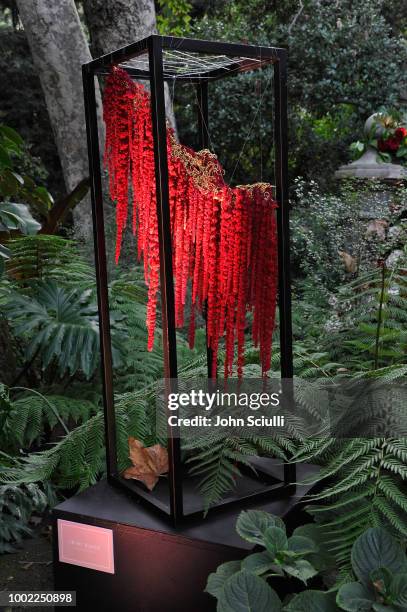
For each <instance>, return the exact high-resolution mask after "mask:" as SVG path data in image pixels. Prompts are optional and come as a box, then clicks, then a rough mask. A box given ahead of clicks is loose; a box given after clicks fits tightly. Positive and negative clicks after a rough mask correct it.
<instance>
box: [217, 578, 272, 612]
mask: <svg viewBox="0 0 407 612" xmlns="http://www.w3.org/2000/svg"><path fill="white" fill-rule="evenodd" d="M281 609H282V607H281V601H280V599H279V597H278V595H277V593H276V592H275V591H273V589H272V588H271V587H270V586H269V585H268V584H267V582H265V581H264V580H263V579H262V578H259V577H258V576H255V575H254V574H250V573H249V572H245V571H244V570H242V571H240V572H238V573H237V574H235V575H234V576H232V577H231V578H229V579H228V580H227V581H226V582H225V585H224V588H223V591H222V593H221V595H220V597H219V600H218V607H217V610H218V612H280V611H281Z"/></svg>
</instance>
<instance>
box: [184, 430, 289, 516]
mask: <svg viewBox="0 0 407 612" xmlns="http://www.w3.org/2000/svg"><path fill="white" fill-rule="evenodd" d="M285 448H286V449H290V450H292V448H293V445H292V443H291V442H290V441H289V440H287V439H284V438H279V437H277V436H276V437H275V438H272V437H261V436H251V437H246V438H244V439H240V438H236V437H228V438H225V437H222V436H219V435H213V436H209V435H206V436H205V437H204V438H202V439H201V438H199V439H194V440H192V441H188V442H184V450H185V451H188V455H189V457H188V459H187V463H189V464H190V468H189V473H190V475H191V476H193V477H197V479H198V482H197V486H198V489H199V491H200V493H201V494H202V496H203V498H204V505H205V513H206V512H207V511H208V510H209V508H210V506H212V505H213V504H216V503H217V502H218V501H220V500H221V499H222V498H223V497H224V496H225V494H226V493H228V492H229V491H232V490H233V489H234V488H235V486H236V480H237V478H239V477H240V476H241V470H240V468H239V466H240V467H242V466H246V467H247V468H250V469H253V467H252V464H251V462H250V459H251V457H253V456H254V455H258V454H262V453H263V454H265V455H273V456H277V457H279V458H281V459H284V458H285V457H286V453H285V450H284V449H285Z"/></svg>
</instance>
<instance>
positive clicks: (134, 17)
mask: <svg viewBox="0 0 407 612" xmlns="http://www.w3.org/2000/svg"><path fill="white" fill-rule="evenodd" d="M83 4H84V9H85V17H86V22H87V25H88V28H89V33H90V40H91V50H92V55H93V57H99V56H100V55H104V54H106V53H110V52H111V51H114V50H115V49H119V48H120V47H124V46H125V45H128V44H129V43H133V42H135V41H137V40H140V39H141V38H145V37H146V36H149V35H150V34H156V33H157V26H156V14H155V6H154V0H84V3H83ZM144 84H145V82H144ZM165 110H166V114H167V119H168V120H169V121H170V123H171V125H172V126H173V127H175V118H174V113H173V110H172V103H171V99H170V96H169V92H168V87H167V86H166V87H165Z"/></svg>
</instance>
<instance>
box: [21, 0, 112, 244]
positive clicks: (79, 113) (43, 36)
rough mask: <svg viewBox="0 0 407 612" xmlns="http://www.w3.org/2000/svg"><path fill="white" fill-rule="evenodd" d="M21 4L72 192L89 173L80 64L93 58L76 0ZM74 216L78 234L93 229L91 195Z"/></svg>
mask: <svg viewBox="0 0 407 612" xmlns="http://www.w3.org/2000/svg"><path fill="white" fill-rule="evenodd" d="M17 5H18V10H19V14H20V18H21V21H22V23H23V26H24V30H25V32H26V35H27V39H28V42H29V45H30V49H31V53H32V56H33V59H34V63H35V66H36V69H37V73H38V76H39V78H40V81H41V85H42V88H43V91H44V95H45V100H46V104H47V108H48V113H49V116H50V120H51V125H52V129H53V132H54V137H55V142H56V145H57V147H58V153H59V157H60V160H61V166H62V171H63V174H64V180H65V185H66V188H67V190H68V191H69V192H70V191H72V190H73V189H74V188H75V187H76V186H77V184H78V183H79V182H80V181H81V180H82V179H83V178H85V177H86V176H88V175H89V168H88V159H87V148H86V130H85V115H84V106H83V92H82V72H81V65H82V64H83V63H85V62H88V61H90V60H91V59H92V58H91V55H90V51H89V48H88V44H87V42H86V39H85V36H84V33H83V31H82V27H81V24H80V21H79V16H78V13H77V10H76V7H75V3H74V0H30V2H27V0H17ZM99 100H100V97H99ZM99 107H100V104H99ZM101 125H102V124H101ZM74 221H75V231H76V232H77V233H78V234H79V235H81V236H83V237H89V235H91V232H92V226H91V209H90V204H89V197H86V198H85V199H84V200H83V201H82V202H81V203H80V204H79V205H78V206H77V207H76V209H75V210H74Z"/></svg>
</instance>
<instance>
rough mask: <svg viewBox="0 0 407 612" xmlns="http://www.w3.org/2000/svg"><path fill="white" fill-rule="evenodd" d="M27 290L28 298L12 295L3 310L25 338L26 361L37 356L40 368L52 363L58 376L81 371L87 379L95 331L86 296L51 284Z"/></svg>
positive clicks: (94, 359)
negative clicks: (55, 365) (39, 358)
mask: <svg viewBox="0 0 407 612" xmlns="http://www.w3.org/2000/svg"><path fill="white" fill-rule="evenodd" d="M30 288H31V290H32V291H31V295H29V294H25V295H24V294H14V295H13V296H12V299H11V300H10V302H9V303H8V305H7V306H6V312H7V315H8V318H9V320H10V321H11V323H12V325H13V329H14V333H15V334H16V335H17V336H21V337H27V336H28V337H29V341H28V345H27V348H26V352H25V359H26V361H31V360H32V359H34V358H35V356H36V355H38V354H40V355H41V358H42V366H43V368H46V367H48V366H49V365H50V364H51V363H52V361H53V360H55V362H56V364H57V367H58V370H59V373H60V375H61V376H62V375H63V374H65V372H69V374H70V375H73V374H75V372H76V371H77V370H79V369H81V370H82V372H83V373H84V374H85V376H86V377H87V378H90V376H91V375H92V374H93V373H94V371H95V369H96V367H97V364H98V362H99V328H98V323H97V310H96V306H95V305H93V304H92V303H89V297H90V296H89V292H83V291H80V290H77V289H71V290H67V289H65V288H64V287H61V286H58V285H57V283H56V282H55V281H54V280H43V281H35V282H33V283H31V284H30ZM115 357H116V359H118V357H119V353H118V351H116V352H115Z"/></svg>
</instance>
